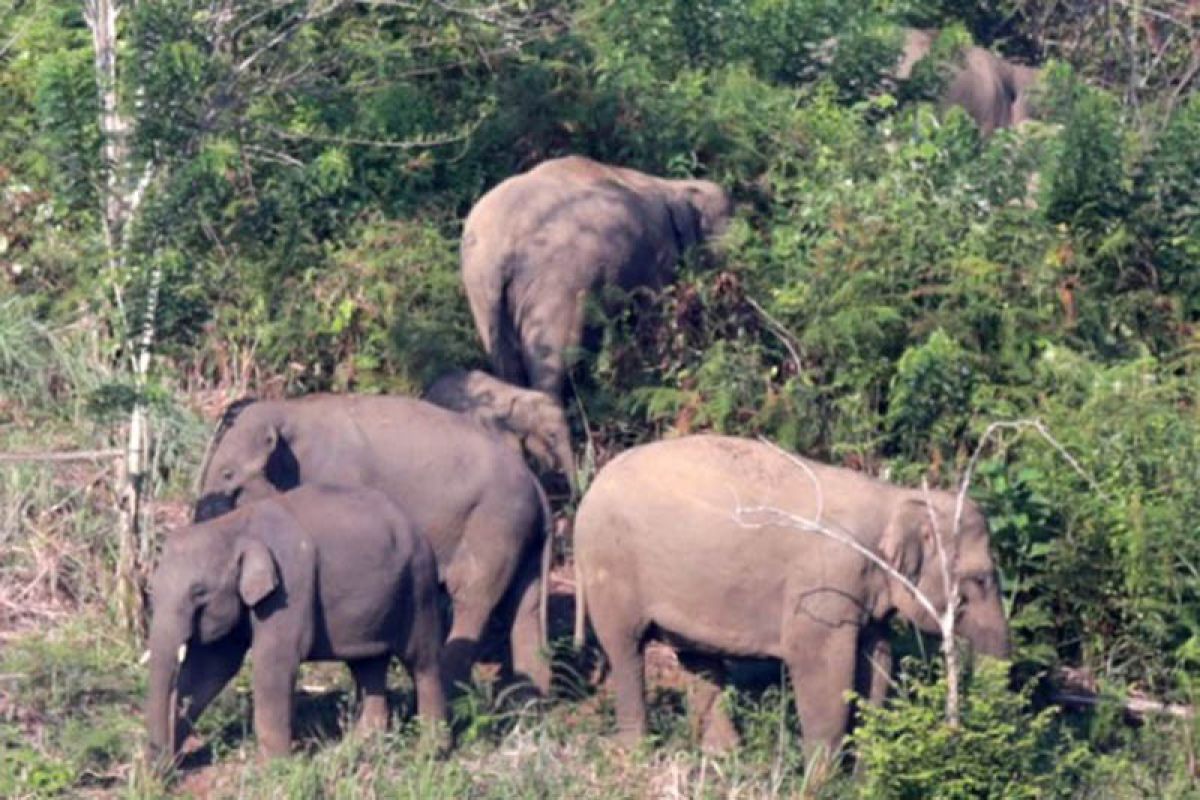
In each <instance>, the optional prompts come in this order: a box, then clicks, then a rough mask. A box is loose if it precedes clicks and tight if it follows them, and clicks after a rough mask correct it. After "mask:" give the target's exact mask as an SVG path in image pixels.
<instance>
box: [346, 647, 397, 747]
mask: <svg viewBox="0 0 1200 800" xmlns="http://www.w3.org/2000/svg"><path fill="white" fill-rule="evenodd" d="M389 660H390V656H380V657H378V658H366V659H362V660H360V661H351V662H349V664H348V666H349V667H350V673H351V674H352V675H353V676H354V686H355V693H356V694H357V695H358V701H359V703H360V707H359V712H358V725H357V731H358V733H359V734H368V733H374V732H380V731H386V730H387V723H388V704H387V671H388V661H389Z"/></svg>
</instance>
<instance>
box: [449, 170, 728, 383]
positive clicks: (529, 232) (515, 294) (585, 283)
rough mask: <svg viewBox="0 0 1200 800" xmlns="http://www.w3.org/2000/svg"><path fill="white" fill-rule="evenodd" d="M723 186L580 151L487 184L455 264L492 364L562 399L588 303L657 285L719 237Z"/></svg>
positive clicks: (507, 376)
mask: <svg viewBox="0 0 1200 800" xmlns="http://www.w3.org/2000/svg"><path fill="white" fill-rule="evenodd" d="M732 213H733V205H732V201H731V200H730V197H729V195H728V194H727V193H726V192H725V190H724V189H723V188H721V187H720V186H718V185H717V184H715V183H712V182H711V181H706V180H668V179H665V178H657V177H654V176H651V175H646V174H644V173H641V172H637V171H636V170H632V169H626V168H623V167H616V166H610V165H608V164H602V163H600V162H598V161H593V160H591V159H589V158H585V157H583V156H566V157H564V158H556V159H551V160H548V161H544V162H542V163H541V164H539V165H538V166H536V167H534V168H533V169H531V170H529V171H528V172H525V173H523V174H520V175H516V176H513V177H510V178H508V179H506V180H504V181H502V182H501V183H500V184H498V185H497V186H495V187H494V188H492V189H491V190H490V191H488V192H487V193H486V194H485V195H484V196H483V197H481V198H480V199H479V201H478V202H477V203H476V204H475V206H474V207H473V208H472V209H471V212H470V214H468V215H467V219H466V222H465V223H464V226H463V235H462V253H461V266H462V278H463V284H464V286H465V288H466V292H467V299H468V300H469V301H470V305H471V314H472V316H473V317H474V320H475V327H476V329H477V330H478V332H479V336H480V339H481V340H482V341H483V347H484V350H486V351H487V353H488V355H489V357H490V358H491V360H492V368H493V369H492V371H493V372H494V374H495V375H496V376H497V377H499V378H501V379H502V380H505V381H507V382H508V383H512V384H517V385H520V386H528V387H530V388H533V389H537V390H538V391H542V392H545V393H546V394H549V395H550V396H552V397H560V396H561V395H562V390H563V381H564V379H565V374H566V357H567V354H568V353H569V352H570V351H571V350H573V349H575V348H578V347H579V346H580V344H581V343H582V338H583V328H584V305H585V301H586V299H587V298H588V297H589V296H595V297H599V296H600V294H601V290H602V289H603V288H604V287H605V286H615V287H619V288H620V289H623V290H626V291H628V290H631V289H634V288H637V287H649V288H652V289H658V288H661V287H662V286H664V285H665V284H667V283H668V282H669V281H670V280H671V279H672V277H673V274H674V271H675V268H676V265H677V264H678V262H679V260H680V258H681V256H682V255H683V253H684V252H685V251H686V250H687V249H688V248H690V247H692V246H694V245H698V244H700V243H702V242H704V241H707V240H709V239H711V238H713V237H716V236H719V235H720V234H721V233H722V232H723V231H724V230H725V228H726V226H727V225H728V222H729V219H730V217H731V215H732Z"/></svg>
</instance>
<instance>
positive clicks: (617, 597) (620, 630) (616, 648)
mask: <svg viewBox="0 0 1200 800" xmlns="http://www.w3.org/2000/svg"><path fill="white" fill-rule="evenodd" d="M610 575H611V573H610ZM609 580H611V577H610V578H609ZM586 594H587V598H588V617H589V618H590V619H591V621H592V629H593V630H594V631H595V633H596V638H597V639H598V640H599V642H600V646H601V648H603V650H604V654H605V655H606V656H608V662H609V681H610V682H611V684H612V686H613V689H614V690H615V692H616V695H617V698H616V700H617V736H618V738H619V739H620V740H621V741H622V742H623V743H625V744H627V745H634V744H636V743H637V742H639V741H640V740H641V739H642V737H643V736H645V735H646V676H645V661H644V659H643V657H642V648H643V644H644V640H645V634H646V629H647V626H648V623H647V622H646V621H645V620H644V619H643V618H642V616H641V612H640V610H639V609H638V608H637V604H636V598H635V597H634V596H633V593H632V592H629V591H628V590H627V588H626V587H620V586H612V585H608V586H603V585H597V583H596V582H594V581H589V582H588V585H587V587H586Z"/></svg>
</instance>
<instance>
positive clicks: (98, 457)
mask: <svg viewBox="0 0 1200 800" xmlns="http://www.w3.org/2000/svg"><path fill="white" fill-rule="evenodd" d="M124 454H125V451H124V449H122V448H119V447H112V448H109V449H107V450H68V451H63V452H57V453H56V452H43V453H0V464H21V463H25V462H50V463H58V464H62V463H67V462H71V461H102V460H104V459H108V458H120V457H121V456H123V455H124Z"/></svg>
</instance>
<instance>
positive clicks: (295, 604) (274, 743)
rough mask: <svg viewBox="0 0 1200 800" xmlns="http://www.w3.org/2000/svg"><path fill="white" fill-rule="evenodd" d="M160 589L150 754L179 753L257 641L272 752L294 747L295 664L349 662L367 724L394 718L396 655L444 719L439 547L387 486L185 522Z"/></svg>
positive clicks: (162, 566)
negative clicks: (390, 691)
mask: <svg viewBox="0 0 1200 800" xmlns="http://www.w3.org/2000/svg"><path fill="white" fill-rule="evenodd" d="M150 586H151V600H152V603H153V612H154V613H153V618H152V620H151V624H150V636H149V651H148V657H149V664H150V689H149V693H148V697H147V702H146V709H145V712H146V724H147V729H148V731H149V748H148V756H149V757H150V759H151V761H152V763H155V764H159V765H164V762H168V761H173V760H174V757H175V756H176V754H177V752H178V750H179V747H180V744H181V743H182V742H183V740H184V739H185V738H186V737H187V733H188V730H189V729H190V728H191V726H192V725H193V724H194V723H195V721H196V719H197V718H198V717H199V716H200V714H201V713H202V712H203V711H204V709H205V707H207V706H208V704H209V703H210V702H211V701H212V700H213V698H215V697H216V696H217V694H219V693H220V691H221V690H222V689H223V688H224V687H225V686H226V684H228V683H229V681H230V680H231V679H232V678H233V676H234V675H235V674H236V673H237V671H238V669H239V668H240V667H241V665H242V661H243V659H244V658H245V656H246V653H247V651H249V652H251V653H252V654H253V666H254V672H253V690H254V732H255V734H256V736H257V738H258V745H259V749H260V751H261V752H262V753H263V754H264V755H267V756H281V755H286V754H287V752H288V750H289V748H290V743H291V732H292V703H293V691H294V688H295V682H296V671H297V669H298V668H299V665H300V663H301V662H304V661H345V662H346V663H347V664H348V665H349V667H350V671H351V673H352V674H353V676H354V681H355V684H356V686H357V691H358V695H359V698H360V701H361V703H362V709H361V713H360V716H359V720H358V727H359V729H360V730H362V731H371V730H382V729H384V728H386V726H387V721H388V708H387V672H388V665H389V662H390V661H391V658H392V656H397V657H399V659H400V660H401V661H402V662H403V663H404V665H405V667H406V668H407V669H408V671H409V674H410V675H411V676H412V678H413V683H414V684H415V686H416V694H417V711H418V715H419V716H420V717H421V718H422V720H423V721H425V722H427V723H430V724H431V725H432V726H435V727H441V723H444V721H445V718H446V703H445V697H444V694H443V691H442V681H441V675H440V671H439V670H440V667H439V656H440V653H441V647H442V630H441V618H440V615H439V610H438V590H437V567H436V563H435V561H434V558H433V551H432V549H431V548H430V546H429V543H428V542H426V541H425V540H424V539H423V538H421V537H420V536H419V535H417V534H416V533H415V532H414V530H413V527H412V524H411V523H410V522H409V521H408V518H407V517H406V516H405V515H404V513H403V512H401V511H400V510H399V509H398V508H396V506H395V505H393V504H392V503H391V502H390V501H389V500H388V499H387V497H385V496H384V495H383V494H382V493H380V492H378V491H376V490H373V489H365V488H358V489H332V488H327V487H320V486H301V487H299V488H298V489H296V490H295V491H292V492H287V493H285V494H278V495H275V496H272V497H267V498H264V499H262V500H259V501H257V502H253V503H249V504H247V505H245V506H243V507H241V508H238V509H237V510H235V511H233V512H232V513H229V514H226V515H224V516H221V517H218V518H216V519H213V520H209V521H207V522H202V523H198V524H195V525H192V526H189V527H186V528H183V529H181V530H177V531H175V532H173V533H171V534H170V535H169V536H168V537H167V540H166V544H165V547H164V548H163V552H162V556H161V558H160V559H159V562H158V566H157V568H156V569H155V571H154V574H153V576H152V577H151V581H150ZM181 703H182V704H184V705H185V706H186V707H185V708H181ZM444 733H445V731H444V729H442V731H441V734H439V735H442V736H444ZM443 741H444V739H443Z"/></svg>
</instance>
